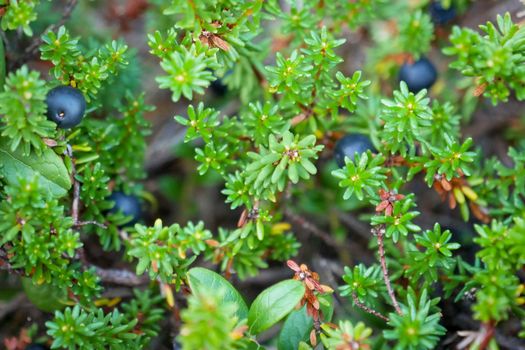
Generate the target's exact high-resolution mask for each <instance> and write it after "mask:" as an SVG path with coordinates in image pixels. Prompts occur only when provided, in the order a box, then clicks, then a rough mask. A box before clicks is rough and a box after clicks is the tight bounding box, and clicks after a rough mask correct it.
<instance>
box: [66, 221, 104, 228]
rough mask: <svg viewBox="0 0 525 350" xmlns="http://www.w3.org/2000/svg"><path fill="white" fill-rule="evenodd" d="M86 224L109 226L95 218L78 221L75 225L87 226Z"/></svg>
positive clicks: (101, 226)
mask: <svg viewBox="0 0 525 350" xmlns="http://www.w3.org/2000/svg"><path fill="white" fill-rule="evenodd" d="M86 225H96V226H98V227H100V228H104V229H106V228H108V227H107V225H104V224H103V223H100V222H98V221H94V220H87V221H77V222H76V223H75V224H73V226H75V227H80V226H86Z"/></svg>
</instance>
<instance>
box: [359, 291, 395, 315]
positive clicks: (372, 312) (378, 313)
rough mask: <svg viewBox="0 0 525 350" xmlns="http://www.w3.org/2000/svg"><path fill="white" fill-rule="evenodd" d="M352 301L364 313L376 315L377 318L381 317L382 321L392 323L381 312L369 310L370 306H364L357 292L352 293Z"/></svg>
mask: <svg viewBox="0 0 525 350" xmlns="http://www.w3.org/2000/svg"><path fill="white" fill-rule="evenodd" d="M352 300H353V301H354V304H355V305H356V306H357V307H358V308H360V309H361V310H363V311H364V312H367V313H369V314H371V315H374V316H376V317H379V318H380V319H382V320H384V321H385V322H388V321H390V319H389V318H388V317H386V316H384V315H383V314H382V313H380V312H379V311H376V310H374V309H371V308H369V307H368V306H366V305H365V304H363V303H362V302H360V301H359V298H357V295H356V294H355V292H352Z"/></svg>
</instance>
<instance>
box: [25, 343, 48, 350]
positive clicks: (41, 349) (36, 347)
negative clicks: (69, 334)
mask: <svg viewBox="0 0 525 350" xmlns="http://www.w3.org/2000/svg"><path fill="white" fill-rule="evenodd" d="M25 350H49V348H48V347H47V346H45V345H42V344H37V343H33V344H29V345H28V346H26V349H25Z"/></svg>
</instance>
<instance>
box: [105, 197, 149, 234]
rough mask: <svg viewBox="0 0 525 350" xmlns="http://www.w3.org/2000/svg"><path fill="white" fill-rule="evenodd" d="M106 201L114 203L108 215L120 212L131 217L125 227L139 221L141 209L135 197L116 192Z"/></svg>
mask: <svg viewBox="0 0 525 350" xmlns="http://www.w3.org/2000/svg"><path fill="white" fill-rule="evenodd" d="M108 200H111V201H114V202H115V204H114V206H113V208H112V209H111V210H110V211H109V212H110V213H117V212H121V213H122V214H124V215H125V216H130V217H131V221H129V222H128V223H127V224H126V226H129V225H134V224H136V223H137V222H138V221H139V220H140V218H141V216H142V207H141V204H140V200H139V199H138V198H137V197H135V196H132V195H127V194H125V193H124V192H118V191H117V192H113V193H112V194H111V196H109V197H108Z"/></svg>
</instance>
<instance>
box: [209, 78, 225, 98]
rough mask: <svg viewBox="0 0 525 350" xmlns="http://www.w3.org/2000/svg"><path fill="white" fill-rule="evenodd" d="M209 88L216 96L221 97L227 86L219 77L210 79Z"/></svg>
mask: <svg viewBox="0 0 525 350" xmlns="http://www.w3.org/2000/svg"><path fill="white" fill-rule="evenodd" d="M210 89H211V91H212V92H213V93H214V94H215V95H216V96H218V97H223V96H224V95H226V93H227V92H228V87H227V86H226V85H225V84H224V83H223V82H222V79H221V78H217V79H216V80H214V81H212V82H211V84H210Z"/></svg>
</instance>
